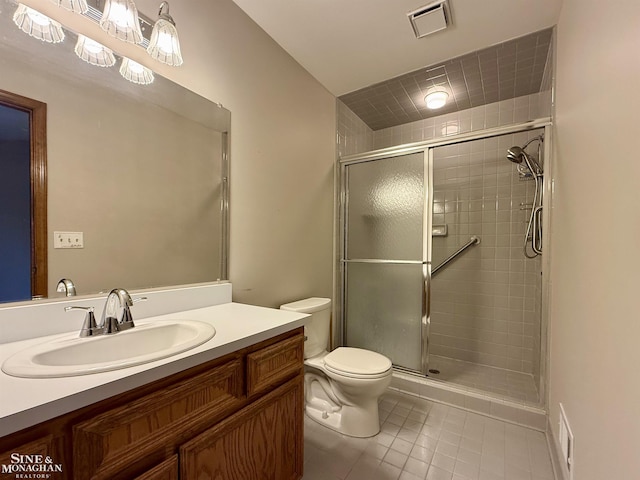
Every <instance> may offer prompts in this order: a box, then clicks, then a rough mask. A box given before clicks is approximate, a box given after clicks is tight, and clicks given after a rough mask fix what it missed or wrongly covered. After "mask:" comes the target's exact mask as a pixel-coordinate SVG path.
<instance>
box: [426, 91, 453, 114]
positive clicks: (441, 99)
mask: <svg viewBox="0 0 640 480" xmlns="http://www.w3.org/2000/svg"><path fill="white" fill-rule="evenodd" d="M448 98H449V94H448V93H447V92H444V91H442V90H438V91H435V92H431V93H428V94H427V96H426V97H424V101H425V102H426V104H427V108H430V109H432V110H434V109H436V108H442V107H444V106H445V105H446V103H447V99H448Z"/></svg>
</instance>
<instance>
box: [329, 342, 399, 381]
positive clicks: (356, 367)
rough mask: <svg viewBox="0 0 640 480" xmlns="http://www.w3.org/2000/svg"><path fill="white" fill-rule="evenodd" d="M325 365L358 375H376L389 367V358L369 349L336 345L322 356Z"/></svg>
mask: <svg viewBox="0 0 640 480" xmlns="http://www.w3.org/2000/svg"><path fill="white" fill-rule="evenodd" d="M324 363H325V365H326V366H327V367H329V368H333V369H334V370H339V371H342V372H347V373H354V374H358V375H377V374H380V373H384V372H386V371H387V370H389V369H390V368H391V360H389V359H388V358H387V357H385V356H384V355H381V354H379V353H376V352H372V351H370V350H363V349H361V348H353V347H338V348H336V349H335V350H334V351H333V352H331V353H329V354H328V355H327V356H325V357H324Z"/></svg>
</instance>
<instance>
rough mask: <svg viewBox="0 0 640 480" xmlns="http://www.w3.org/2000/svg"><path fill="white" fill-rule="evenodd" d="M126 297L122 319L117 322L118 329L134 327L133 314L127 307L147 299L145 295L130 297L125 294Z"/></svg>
mask: <svg viewBox="0 0 640 480" xmlns="http://www.w3.org/2000/svg"><path fill="white" fill-rule="evenodd" d="M127 298H128V301H127V303H125V306H124V311H123V312H122V321H121V322H120V323H119V324H118V330H127V329H129V328H133V327H135V324H134V323H133V315H132V314H131V310H130V309H129V307H130V306H133V304H135V303H138V302H145V301H146V300H147V297H137V298H131V297H130V296H129V295H127ZM129 302H131V303H129Z"/></svg>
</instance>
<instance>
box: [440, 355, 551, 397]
mask: <svg viewBox="0 0 640 480" xmlns="http://www.w3.org/2000/svg"><path fill="white" fill-rule="evenodd" d="M429 368H435V369H437V370H440V374H438V375H430V376H429V377H430V378H432V379H434V380H441V381H443V382H448V383H453V384H455V385H461V386H464V387H470V388H471V389H473V390H476V391H479V392H488V393H489V394H491V395H492V396H497V397H498V398H503V399H505V400H514V401H517V402H520V403H523V404H525V405H538V402H539V397H538V389H537V388H536V385H535V381H534V379H533V375H530V374H526V373H520V372H514V371H511V370H504V369H501V368H495V367H490V366H488V365H479V364H475V363H469V362H463V361H460V360H454V359H452V358H448V357H440V356H437V355H431V356H429Z"/></svg>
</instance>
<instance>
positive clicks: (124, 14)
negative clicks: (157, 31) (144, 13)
mask: <svg viewBox="0 0 640 480" xmlns="http://www.w3.org/2000/svg"><path fill="white" fill-rule="evenodd" d="M100 28H102V30H104V31H105V32H107V33H108V34H109V35H111V36H112V37H115V38H117V39H118V40H122V41H124V42H128V43H141V42H142V38H143V37H142V30H141V29H140V20H139V19H138V9H137V8H136V6H135V4H134V3H133V1H132V0H107V1H106V2H105V4H104V10H103V12H102V18H101V19H100Z"/></svg>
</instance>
